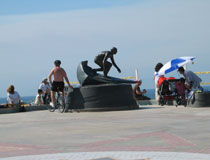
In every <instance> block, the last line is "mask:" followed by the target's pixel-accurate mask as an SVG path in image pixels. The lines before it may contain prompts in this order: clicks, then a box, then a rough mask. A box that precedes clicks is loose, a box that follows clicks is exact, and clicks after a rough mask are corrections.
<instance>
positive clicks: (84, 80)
mask: <svg viewBox="0 0 210 160" xmlns="http://www.w3.org/2000/svg"><path fill="white" fill-rule="evenodd" d="M77 79H78V81H79V83H80V84H81V86H87V85H98V84H120V83H129V84H132V83H136V81H133V80H125V79H120V78H115V77H111V76H107V77H105V76H104V75H101V74H98V73H95V72H94V71H93V69H92V68H91V67H89V66H88V61H82V62H81V63H80V64H79V65H78V67H77Z"/></svg>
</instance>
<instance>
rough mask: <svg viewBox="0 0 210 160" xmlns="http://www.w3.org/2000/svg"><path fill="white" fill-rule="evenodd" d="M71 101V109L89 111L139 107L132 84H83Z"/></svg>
mask: <svg viewBox="0 0 210 160" xmlns="http://www.w3.org/2000/svg"><path fill="white" fill-rule="evenodd" d="M70 101H71V103H70V104H69V108H70V109H84V110H87V111H102V110H107V111H113V110H130V109H138V105H137V103H136V100H135V98H134V96H133V92H132V87H131V85H130V84H101V85H90V86H83V87H81V88H78V89H76V90H75V91H74V93H73V94H72V96H71V100H70Z"/></svg>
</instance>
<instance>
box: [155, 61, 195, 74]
mask: <svg viewBox="0 0 210 160" xmlns="http://www.w3.org/2000/svg"><path fill="white" fill-rule="evenodd" d="M194 59H195V57H179V58H175V59H172V60H170V61H169V62H168V63H166V64H165V65H164V66H163V67H162V68H161V69H160V70H159V72H158V73H157V75H159V76H161V75H165V74H167V73H170V72H172V71H174V70H176V69H178V68H179V67H181V66H184V65H185V64H187V63H189V62H192V61H193V60H194Z"/></svg>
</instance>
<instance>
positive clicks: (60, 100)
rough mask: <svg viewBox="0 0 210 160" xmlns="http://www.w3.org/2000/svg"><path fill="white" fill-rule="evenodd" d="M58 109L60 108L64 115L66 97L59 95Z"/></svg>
mask: <svg viewBox="0 0 210 160" xmlns="http://www.w3.org/2000/svg"><path fill="white" fill-rule="evenodd" d="M57 107H58V110H59V111H60V112H61V113H63V112H64V110H65V101H64V97H63V95H59V96H58V97H57Z"/></svg>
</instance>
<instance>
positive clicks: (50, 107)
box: [47, 105, 55, 112]
mask: <svg viewBox="0 0 210 160" xmlns="http://www.w3.org/2000/svg"><path fill="white" fill-rule="evenodd" d="M47 108H48V110H49V111H50V112H54V111H55V107H52V106H51V105H47Z"/></svg>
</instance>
